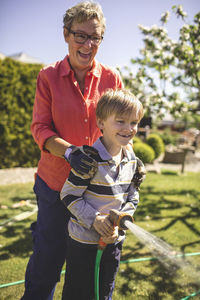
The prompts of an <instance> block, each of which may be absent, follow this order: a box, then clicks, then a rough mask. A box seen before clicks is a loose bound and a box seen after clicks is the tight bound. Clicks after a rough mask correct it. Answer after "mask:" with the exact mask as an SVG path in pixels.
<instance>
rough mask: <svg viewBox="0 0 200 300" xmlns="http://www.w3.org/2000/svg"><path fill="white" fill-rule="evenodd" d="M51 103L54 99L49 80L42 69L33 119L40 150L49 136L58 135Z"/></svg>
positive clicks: (34, 133)
mask: <svg viewBox="0 0 200 300" xmlns="http://www.w3.org/2000/svg"><path fill="white" fill-rule="evenodd" d="M51 104H52V99H51V93H50V89H49V85H48V80H47V79H45V74H44V72H43V71H40V73H39V75H38V78H37V87H36V95H35V102H34V106H33V119H32V124H31V132H32V135H33V138H34V140H35V142H36V143H37V144H38V146H39V148H40V150H44V149H43V148H44V143H45V141H46V140H47V139H48V138H49V137H51V136H55V135H57V133H56V131H55V130H54V126H53V119H52V111H51Z"/></svg>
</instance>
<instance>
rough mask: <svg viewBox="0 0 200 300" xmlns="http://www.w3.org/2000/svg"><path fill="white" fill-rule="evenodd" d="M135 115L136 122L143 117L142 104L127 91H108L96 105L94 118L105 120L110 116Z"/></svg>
mask: <svg viewBox="0 0 200 300" xmlns="http://www.w3.org/2000/svg"><path fill="white" fill-rule="evenodd" d="M132 112H135V113H136V116H137V118H138V121H140V120H141V119H142V117H143V115H144V112H143V106H142V103H141V102H140V101H139V100H138V99H137V98H136V97H135V96H134V95H133V94H132V93H131V92H130V91H129V90H127V89H117V90H113V89H108V90H107V91H106V92H105V93H104V94H103V95H102V96H101V98H100V100H99V102H98V103H97V108H96V117H97V119H99V120H106V119H107V118H108V117H109V116H110V115H112V114H115V115H116V116H122V115H126V114H127V115H129V114H131V113H132Z"/></svg>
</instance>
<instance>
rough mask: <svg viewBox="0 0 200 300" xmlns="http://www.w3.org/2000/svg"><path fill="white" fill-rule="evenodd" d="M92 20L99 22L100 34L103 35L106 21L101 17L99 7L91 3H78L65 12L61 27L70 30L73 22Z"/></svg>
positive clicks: (97, 4)
mask: <svg viewBox="0 0 200 300" xmlns="http://www.w3.org/2000/svg"><path fill="white" fill-rule="evenodd" d="M92 19H96V20H98V21H99V23H100V25H101V30H102V31H101V34H102V35H103V34H104V32H105V28H106V19H105V17H104V15H103V11H102V8H101V5H100V4H99V3H96V2H93V1H84V2H80V3H78V4H77V5H75V6H73V7H71V8H69V9H68V10H67V11H66V13H65V15H64V17H63V23H64V26H63V27H65V28H67V29H71V27H72V23H73V22H74V21H76V22H78V23H82V22H85V21H89V20H92Z"/></svg>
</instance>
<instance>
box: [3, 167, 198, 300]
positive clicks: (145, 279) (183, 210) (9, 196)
mask: <svg viewBox="0 0 200 300" xmlns="http://www.w3.org/2000/svg"><path fill="white" fill-rule="evenodd" d="M199 177H200V174H199V173H187V175H184V176H182V175H177V174H168V173H167V172H164V174H160V175H158V174H153V173H149V174H148V175H147V179H146V181H145V183H143V185H142V186H141V194H140V195H141V196H140V198H141V199H140V204H139V207H138V209H137V212H136V214H135V216H134V218H135V223H136V224H137V225H138V226H141V227H142V228H144V229H145V230H147V231H149V232H151V233H152V234H153V235H156V236H157V237H160V238H162V239H163V240H164V241H166V242H167V243H169V244H170V245H172V246H173V247H174V248H175V249H177V250H180V251H183V252H184V253H194V252H200V239H199V236H200V218H199V215H200V185H199ZM27 199H30V200H31V201H34V200H35V195H34V193H33V191H32V184H31V183H30V184H16V185H9V186H0V203H1V210H0V216H1V221H0V223H2V222H5V221H6V220H7V219H9V218H12V217H13V216H15V215H17V214H20V213H21V212H23V211H27V210H31V208H30V207H27V206H25V205H24V206H23V205H22V206H19V207H18V208H15V207H14V206H13V205H14V204H16V203H20V202H21V201H22V200H27ZM22 203H23V202H22ZM35 219H36V214H35V215H33V216H31V217H30V218H28V219H26V220H23V221H20V222H16V223H14V224H13V225H11V226H6V227H4V228H3V229H1V238H0V258H1V262H0V277H1V283H0V284H3V283H8V282H13V281H18V280H23V279H24V274H25V269H26V264H27V262H28V259H29V256H30V254H31V251H32V238H31V233H30V230H29V227H30V224H31V222H33V221H34V220H35ZM141 257H152V253H151V252H150V251H149V249H148V248H147V247H145V246H144V245H142V244H141V243H140V242H139V241H138V240H137V238H136V237H135V236H134V235H132V234H131V233H130V232H129V231H127V238H126V241H125V243H124V248H123V253H122V260H129V259H135V258H141ZM187 260H188V261H190V262H191V264H192V265H193V266H195V267H196V268H197V269H198V270H200V256H194V257H190V258H187ZM199 277H200V276H199ZM63 281H64V276H63V275H62V276H61V282H60V283H59V284H58V285H57V288H56V292H55V297H54V299H55V300H59V299H61V293H62V286H63ZM199 289H200V283H197V282H196V281H195V280H192V279H191V278H190V277H189V275H188V274H184V272H182V271H181V270H178V273H177V274H171V273H170V270H167V269H165V268H164V267H163V265H162V264H161V263H160V262H159V261H158V260H152V261H145V262H137V263H126V264H121V265H120V269H119V273H118V275H117V280H116V287H115V291H114V296H113V300H133V299H135V300H140V299H141V300H159V299H164V300H174V299H181V298H183V297H186V296H187V295H189V294H191V293H194V292H195V291H198V290H199ZM23 290H24V286H23V284H20V285H16V286H12V287H7V288H2V289H1V290H0V293H1V300H16V299H20V297H21V296H22V294H23ZM194 299H195V298H194Z"/></svg>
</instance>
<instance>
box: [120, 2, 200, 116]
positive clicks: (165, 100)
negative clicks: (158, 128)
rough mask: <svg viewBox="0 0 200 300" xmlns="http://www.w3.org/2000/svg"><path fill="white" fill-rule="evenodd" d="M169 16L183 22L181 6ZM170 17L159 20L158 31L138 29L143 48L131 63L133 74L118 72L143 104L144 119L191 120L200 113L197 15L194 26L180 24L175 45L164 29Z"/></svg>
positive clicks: (155, 28)
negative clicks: (186, 118)
mask: <svg viewBox="0 0 200 300" xmlns="http://www.w3.org/2000/svg"><path fill="white" fill-rule="evenodd" d="M172 12H173V13H175V14H176V16H177V17H178V18H181V19H182V20H183V21H185V19H186V16H187V14H186V13H185V12H184V11H183V9H182V6H173V7H172ZM169 17H170V13H169V11H167V12H165V13H164V14H163V15H162V16H161V19H160V21H161V23H162V26H160V27H159V26H156V25H153V26H151V27H145V26H143V25H139V28H140V30H141V32H142V34H143V35H144V39H143V41H144V47H143V48H142V49H141V50H140V54H141V57H139V58H136V59H131V63H132V64H133V66H136V72H135V73H134V72H133V71H132V70H131V69H130V68H128V67H125V68H123V69H121V70H120V72H121V75H122V77H123V80H124V83H125V86H126V87H127V88H129V89H131V90H132V92H133V93H135V94H136V95H137V97H138V98H139V99H140V100H141V101H142V103H143V105H144V107H145V114H146V116H149V115H153V116H155V117H157V118H163V117H164V115H165V114H166V112H169V113H170V114H172V115H173V116H175V117H180V116H181V117H183V116H185V115H190V116H191V115H192V111H194V110H196V109H198V108H199V109H200V35H199V32H200V12H199V13H197V14H196V15H195V17H194V20H193V24H186V23H184V24H183V26H182V28H181V29H180V31H179V38H178V40H177V41H176V40H173V39H172V38H170V37H169V35H168V31H167V29H166V28H165V27H164V26H166V24H167V23H168V21H169Z"/></svg>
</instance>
